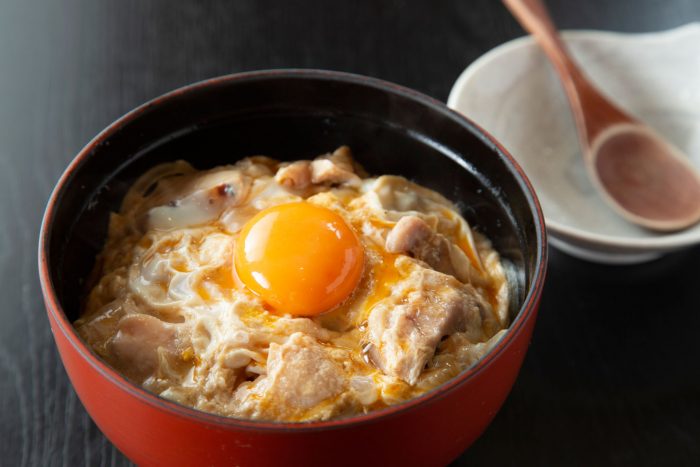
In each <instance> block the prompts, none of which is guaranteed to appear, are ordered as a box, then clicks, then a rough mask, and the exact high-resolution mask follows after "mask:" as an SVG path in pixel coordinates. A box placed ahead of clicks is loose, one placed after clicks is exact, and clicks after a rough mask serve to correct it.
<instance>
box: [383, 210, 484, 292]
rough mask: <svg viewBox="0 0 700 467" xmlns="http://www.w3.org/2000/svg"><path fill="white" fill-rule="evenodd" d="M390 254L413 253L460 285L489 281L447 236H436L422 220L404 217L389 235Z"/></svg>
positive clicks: (437, 234) (386, 246)
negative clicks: (460, 283) (462, 283)
mask: <svg viewBox="0 0 700 467" xmlns="http://www.w3.org/2000/svg"><path fill="white" fill-rule="evenodd" d="M385 248H386V251H388V252H389V253H400V254H409V255H410V256H412V257H414V258H416V259H419V260H421V261H423V262H425V263H427V264H428V265H429V266H430V267H431V268H433V269H435V270H436V271H440V272H442V273H445V274H449V275H451V276H454V277H456V278H457V279H458V280H459V281H460V282H465V283H466V282H469V283H472V284H474V285H485V284H486V283H487V278H486V277H484V275H483V274H481V273H480V272H479V271H477V270H476V268H474V267H473V266H472V265H471V262H470V261H469V258H467V255H466V254H465V253H464V252H463V251H462V250H461V249H460V248H459V247H457V246H456V245H454V244H453V243H452V242H450V241H449V240H448V239H447V238H446V237H445V236H444V235H441V234H439V233H436V232H434V231H433V229H431V228H430V226H429V225H428V224H427V223H426V222H425V221H424V220H423V219H421V218H419V217H416V216H404V217H402V218H401V219H399V221H398V222H397V223H396V225H394V227H393V228H392V229H391V231H390V232H389V235H388V236H387V238H386V243H385Z"/></svg>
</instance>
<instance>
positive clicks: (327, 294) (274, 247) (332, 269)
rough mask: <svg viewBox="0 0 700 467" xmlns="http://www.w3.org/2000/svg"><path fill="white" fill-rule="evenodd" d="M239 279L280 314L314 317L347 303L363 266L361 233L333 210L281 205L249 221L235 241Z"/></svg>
mask: <svg viewBox="0 0 700 467" xmlns="http://www.w3.org/2000/svg"><path fill="white" fill-rule="evenodd" d="M234 263H235V267H236V274H237V275H238V278H239V279H240V280H241V281H242V282H243V284H245V286H246V287H247V288H248V289H250V290H251V291H252V292H253V293H255V294H256V295H258V296H259V297H260V298H262V299H263V301H265V302H266V303H267V304H268V305H269V306H271V307H272V308H274V310H275V311H276V312H279V313H289V314H292V315H295V316H313V315H317V314H320V313H323V312H325V311H329V310H331V309H333V308H335V307H336V306H338V305H339V304H340V303H342V302H343V301H344V300H345V299H346V298H348V296H350V294H351V293H352V292H353V290H355V287H356V286H357V284H358V282H359V281H360V277H361V276H362V269H363V266H364V252H363V250H362V245H361V244H360V241H359V239H358V238H357V235H356V234H355V232H354V231H353V230H352V228H351V227H350V226H349V225H348V224H347V223H346V222H345V221H344V220H343V218H342V217H341V216H340V215H338V214H336V213H335V212H333V211H331V210H330V209H327V208H324V207H321V206H317V205H315V204H312V203H308V202H298V203H289V204H281V205H278V206H273V207H271V208H267V209H264V210H262V211H260V212H259V213H258V214H257V215H256V216H255V217H253V218H252V219H251V220H249V221H248V222H247V223H246V224H245V226H243V229H242V230H241V233H240V236H239V237H238V240H237V241H236V246H235V249H234Z"/></svg>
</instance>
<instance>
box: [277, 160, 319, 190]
mask: <svg viewBox="0 0 700 467" xmlns="http://www.w3.org/2000/svg"><path fill="white" fill-rule="evenodd" d="M275 181H276V182H277V183H279V184H280V185H282V186H284V187H286V188H289V189H292V190H305V189H306V188H308V187H309V185H311V162H310V161H296V162H292V163H291V164H287V165H283V166H281V167H280V168H279V169H278V170H277V173H276V174H275Z"/></svg>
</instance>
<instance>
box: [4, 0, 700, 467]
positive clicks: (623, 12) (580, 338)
mask: <svg viewBox="0 0 700 467" xmlns="http://www.w3.org/2000/svg"><path fill="white" fill-rule="evenodd" d="M549 4H550V7H551V10H552V13H553V16H554V17H555V19H556V20H557V22H558V24H559V25H560V26H561V27H562V28H585V29H608V30H617V31H650V30H660V29H666V28H670V27H673V26H676V25H680V24H684V23H687V22H689V21H699V20H700V2H698V0H673V1H671V0H668V1H661V0H610V1H605V0H587V1H576V0H569V1H567V0H550V1H549ZM522 34H523V33H522V30H521V29H520V28H519V27H518V26H517V25H516V23H515V22H514V20H512V19H511V18H510V16H509V15H508V13H507V12H506V11H505V9H504V8H503V7H502V6H501V4H500V3H499V2H498V1H496V0H459V1H434V2H426V1H408V0H395V1H386V0H384V1H382V0H364V1H353V2H349V1H332V2H331V1H324V0H318V1H292V0H287V1H284V2H282V1H262V0H243V1H236V2H225V1H208V2H194V1H192V2H175V1H168V0H163V1H139V0H134V1H101V2H97V1H89V0H88V1H82V2H80V1H77V0H63V1H53V2H43V4H42V3H40V2H36V1H25V0H2V1H0V247H1V249H0V297H1V298H0V301H1V302H2V305H0V313H1V314H0V465H7V466H16V465H17V466H24V465H41V466H44V465H46V466H48V465H65V466H75V465H81V464H84V465H126V464H128V461H127V460H126V459H125V458H124V457H123V456H122V455H121V454H120V453H119V452H118V451H117V450H116V449H115V448H114V447H113V446H112V445H111V444H110V443H109V441H107V440H106V439H105V438H104V437H103V436H102V434H101V433H100V432H99V430H98V429H97V428H96V427H95V425H94V424H93V423H92V421H91V420H90V418H89V417H88V415H87V414H86V412H85V411H84V409H83V407H82V406H81V404H80V402H79V401H78V399H77V398H76V396H75V393H74V392H73V389H72V388H71V386H70V384H69V382H68V379H67V377H66V374H65V372H64V370H63V367H62V365H61V362H60V360H59V358H58V354H57V351H56V349H55V347H54V344H53V339H52V336H51V332H50V330H49V326H48V321H47V319H46V316H45V312H44V308H43V305H42V300H41V293H40V290H39V284H38V277H37V276H38V274H37V267H36V245H37V236H38V229H39V223H40V219H41V214H42V212H43V210H44V206H45V203H46V200H47V198H48V195H49V192H50V190H51V188H52V187H53V185H54V183H55V182H56V181H57V179H58V176H59V175H60V173H61V171H62V170H63V169H64V168H65V167H66V165H67V164H68V162H69V161H70V160H71V159H72V158H73V156H74V155H75V154H76V153H77V151H78V150H79V149H80V148H81V147H82V146H83V145H84V144H86V143H87V142H88V141H89V140H90V139H91V138H92V137H93V136H94V135H95V134H96V133H97V132H99V131H100V130H101V129H102V128H103V127H105V126H106V125H107V124H108V123H110V122H111V121H113V120H114V119H116V118H117V117H119V116H120V115H122V114H123V113H125V112H126V111H128V110H129V109H131V108H133V107H134V106H136V105H138V104H140V103H142V102H144V101H145V100H147V99H150V98H152V97H155V96H157V95H159V94H161V93H163V92H165V91H168V90H170V89H173V88H175V87H178V86H181V85H184V84H187V83H191V82H193V81H197V80H201V79H204V78H209V77H213V76H217V75H221V74H226V73H232V72H237V71H245V70H254V69H263V68H279V67H313V68H327V69H335V70H344V71H351V72H356V73H361V74H366V75H370V76H375V77H379V78H383V79H387V80H391V81H395V82H397V83H400V84H403V85H407V86H410V87H413V88H416V89H418V90H420V91H423V92H425V93H427V94H430V95H432V96H434V97H436V98H438V99H442V100H444V99H446V97H447V94H448V92H449V89H450V87H451V85H452V83H453V82H454V80H455V79H456V78H457V76H458V75H459V73H460V72H461V71H462V70H463V69H464V68H465V67H466V66H467V65H468V64H469V63H471V62H472V61H473V60H474V59H476V58H477V57H478V56H479V55H481V54H483V53H484V52H486V51H487V50H489V49H490V48H492V47H494V46H496V45H498V44H500V43H502V42H504V41H507V40H509V39H512V38H514V37H517V36H519V35H522ZM698 78H699V79H700V76H699V77H698ZM699 264H700V248H693V249H689V250H686V251H683V252H679V253H674V254H671V255H668V256H667V257H665V258H662V259H660V260H657V261H655V262H653V263H649V264H645V265H640V266H626V267H610V266H601V265H595V264H591V263H586V262H583V261H580V260H576V259H573V258H571V257H568V256H566V255H564V254H561V253H559V252H557V251H555V250H552V251H551V258H550V264H549V277H548V281H547V285H546V288H545V292H544V297H543V300H542V307H541V310H540V316H539V319H538V323H537V325H536V328H535V333H534V337H533V340H532V345H531V347H530V350H529V353H528V355H527V357H526V359H525V363H524V366H523V368H522V371H521V374H520V377H519V379H518V381H517V383H516V384H515V386H514V388H513V391H512V393H511V394H510V396H509V398H508V400H507V401H506V403H505V405H504V406H503V409H502V410H501V411H500V413H499V414H498V415H497V416H496V418H495V420H494V422H493V424H492V425H491V426H490V427H489V428H488V430H487V431H486V432H485V434H484V435H483V436H482V437H481V438H480V439H479V440H478V441H477V442H476V443H475V444H474V446H473V447H472V448H471V449H469V450H468V451H467V452H465V453H464V454H463V455H462V456H461V457H460V458H459V459H458V460H457V461H456V465H518V466H523V465H536V466H542V465H700V443H699V440H700V363H698V361H699V360H700V345H699V344H698V339H697V333H698V329H700V274H699V273H698V270H699V267H698V265H699Z"/></svg>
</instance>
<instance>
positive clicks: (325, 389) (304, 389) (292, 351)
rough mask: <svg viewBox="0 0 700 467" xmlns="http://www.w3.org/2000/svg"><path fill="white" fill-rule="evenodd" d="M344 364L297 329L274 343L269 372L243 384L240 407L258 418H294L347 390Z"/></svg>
mask: <svg viewBox="0 0 700 467" xmlns="http://www.w3.org/2000/svg"><path fill="white" fill-rule="evenodd" d="M345 386H346V380H345V377H344V374H343V369H342V366H341V365H340V364H338V363H336V362H335V361H334V360H333V359H332V358H331V357H330V355H329V353H328V352H327V351H326V350H325V349H324V347H323V346H321V344H319V343H318V342H317V341H316V339H314V338H313V337H310V336H308V335H306V334H303V333H300V332H296V333H294V334H292V335H291V336H290V337H289V339H288V340H287V341H286V342H285V343H284V344H282V345H279V344H275V343H272V344H270V349H269V352H268V357H267V375H266V376H264V377H260V378H259V379H257V380H256V381H255V382H254V383H253V384H252V385H251V386H250V387H246V386H241V387H239V389H238V392H239V394H238V396H239V397H240V396H241V393H243V396H242V401H241V404H240V406H241V408H242V409H243V410H248V411H249V412H251V413H250V415H251V416H253V417H255V418H266V419H277V420H279V419H286V420H289V419H293V418H296V417H300V416H302V415H303V414H304V412H306V411H308V410H309V409H311V408H312V407H315V406H317V405H319V404H321V403H322V402H323V401H325V400H327V399H330V398H332V397H335V396H337V395H339V394H340V393H341V392H343V391H344V390H345Z"/></svg>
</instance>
